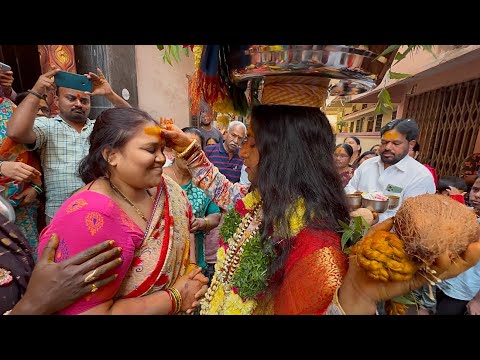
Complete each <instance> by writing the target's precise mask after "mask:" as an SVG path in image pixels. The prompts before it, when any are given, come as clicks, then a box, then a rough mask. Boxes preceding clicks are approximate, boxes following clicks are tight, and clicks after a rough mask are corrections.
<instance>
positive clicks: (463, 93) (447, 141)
mask: <svg viewBox="0 0 480 360" xmlns="http://www.w3.org/2000/svg"><path fill="white" fill-rule="evenodd" d="M405 117H408V118H411V119H415V120H416V121H417V123H418V127H419V129H420V133H419V137H418V142H419V143H420V145H421V151H420V156H419V160H420V161H421V162H422V163H427V164H429V165H430V166H432V167H434V168H435V169H436V170H437V173H438V175H439V176H447V175H451V176H459V175H460V170H461V167H462V165H463V162H464V160H465V158H466V157H467V156H469V155H470V154H472V153H473V150H474V148H475V142H476V140H477V135H478V133H479V130H480V79H475V80H471V81H467V82H463V83H460V84H455V85H451V86H447V87H443V88H440V89H436V90H433V91H429V92H425V93H423V94H419V95H415V96H412V97H411V98H410V101H409V103H408V106H407V111H406V114H405Z"/></svg>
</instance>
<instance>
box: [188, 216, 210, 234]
mask: <svg viewBox="0 0 480 360" xmlns="http://www.w3.org/2000/svg"><path fill="white" fill-rule="evenodd" d="M199 230H201V231H205V230H207V222H206V221H205V218H193V220H192V222H191V223H190V232H192V233H193V232H196V231H199Z"/></svg>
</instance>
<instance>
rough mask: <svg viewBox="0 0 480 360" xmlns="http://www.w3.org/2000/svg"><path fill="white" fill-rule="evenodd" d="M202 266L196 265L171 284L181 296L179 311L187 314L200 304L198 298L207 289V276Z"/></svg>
mask: <svg viewBox="0 0 480 360" xmlns="http://www.w3.org/2000/svg"><path fill="white" fill-rule="evenodd" d="M201 271H202V268H201V267H197V268H196V269H195V270H192V271H190V273H188V274H186V275H183V276H182V277H180V278H179V279H178V280H177V281H176V282H175V284H174V285H173V287H174V288H176V289H177V290H178V291H179V292H180V295H181V296H182V307H181V309H180V311H185V312H186V313H187V314H190V313H192V312H193V311H194V310H195V308H196V307H197V306H198V305H200V302H199V300H200V299H201V298H202V297H203V296H204V295H205V293H206V292H207V289H208V285H207V284H208V278H207V277H206V276H204V275H203V274H202V273H201Z"/></svg>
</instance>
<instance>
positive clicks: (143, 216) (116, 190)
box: [108, 179, 152, 223]
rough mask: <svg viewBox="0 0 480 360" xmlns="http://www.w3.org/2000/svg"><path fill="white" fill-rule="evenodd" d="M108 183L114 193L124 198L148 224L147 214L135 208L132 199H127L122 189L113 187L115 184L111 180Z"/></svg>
mask: <svg viewBox="0 0 480 360" xmlns="http://www.w3.org/2000/svg"><path fill="white" fill-rule="evenodd" d="M108 182H109V183H110V187H111V188H112V189H113V191H115V192H116V193H117V194H118V195H120V196H121V197H122V198H123V200H125V201H126V202H127V203H128V204H129V205H130V206H131V207H133V209H134V210H135V211H136V212H137V214H138V215H140V216H141V217H142V219H143V220H144V221H145V222H146V223H148V219H147V217H146V216H145V214H144V213H143V212H141V211H140V209H139V208H137V207H136V206H135V204H134V203H133V202H131V201H130V199H129V198H127V197H126V196H125V195H124V194H123V193H122V192H121V191H120V189H118V188H117V187H116V186H115V185H113V183H112V181H111V180H110V179H108ZM147 194H148V192H147ZM150 198H152V197H151V196H150Z"/></svg>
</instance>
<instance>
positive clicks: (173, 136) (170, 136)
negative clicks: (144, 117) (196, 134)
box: [162, 124, 192, 153]
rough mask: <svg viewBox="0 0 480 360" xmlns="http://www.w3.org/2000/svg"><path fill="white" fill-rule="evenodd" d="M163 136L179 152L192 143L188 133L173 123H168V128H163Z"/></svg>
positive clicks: (169, 145)
mask: <svg viewBox="0 0 480 360" xmlns="http://www.w3.org/2000/svg"><path fill="white" fill-rule="evenodd" d="M162 136H163V137H164V138H165V141H166V145H167V146H168V147H169V148H171V149H173V150H175V151H176V152H178V153H181V152H183V151H184V150H185V149H186V148H187V147H188V146H189V145H190V144H191V143H192V140H191V139H190V138H189V137H188V136H187V134H185V133H184V132H183V131H182V130H180V129H179V128H178V127H176V126H175V125H173V124H167V125H166V128H162Z"/></svg>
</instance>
